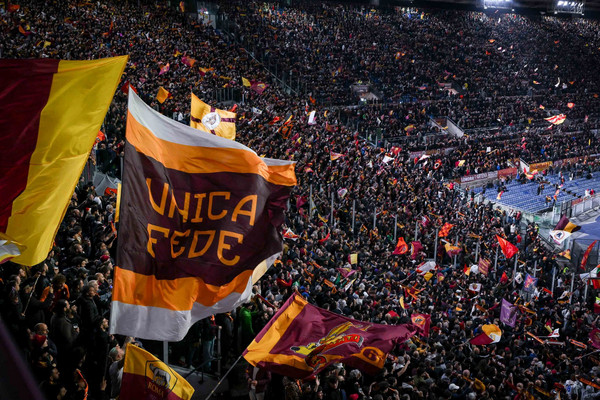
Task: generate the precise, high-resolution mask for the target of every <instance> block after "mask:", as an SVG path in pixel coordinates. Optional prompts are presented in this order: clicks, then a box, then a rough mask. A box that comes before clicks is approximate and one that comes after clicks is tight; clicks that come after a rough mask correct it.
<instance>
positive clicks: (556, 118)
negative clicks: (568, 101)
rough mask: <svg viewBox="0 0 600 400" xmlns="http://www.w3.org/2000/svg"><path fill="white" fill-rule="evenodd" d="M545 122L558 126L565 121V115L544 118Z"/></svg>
mask: <svg viewBox="0 0 600 400" xmlns="http://www.w3.org/2000/svg"><path fill="white" fill-rule="evenodd" d="M544 119H545V120H546V121H548V122H550V123H551V124H553V125H560V124H562V123H563V122H565V120H566V119H567V116H566V115H565V114H558V115H553V116H552V117H548V118H544Z"/></svg>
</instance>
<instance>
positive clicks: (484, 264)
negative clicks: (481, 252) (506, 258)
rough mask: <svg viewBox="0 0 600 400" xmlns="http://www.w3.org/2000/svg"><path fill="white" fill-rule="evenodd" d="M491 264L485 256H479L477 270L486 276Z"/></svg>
mask: <svg viewBox="0 0 600 400" xmlns="http://www.w3.org/2000/svg"><path fill="white" fill-rule="evenodd" d="M491 264H492V262H491V261H490V260H488V259H485V258H480V259H479V263H478V266H479V272H481V273H482V274H483V275H485V276H487V274H488V273H489V272H490V265H491Z"/></svg>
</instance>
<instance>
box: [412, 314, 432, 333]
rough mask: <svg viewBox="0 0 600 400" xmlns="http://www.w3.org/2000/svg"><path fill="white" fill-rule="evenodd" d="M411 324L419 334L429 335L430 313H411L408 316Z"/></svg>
mask: <svg viewBox="0 0 600 400" xmlns="http://www.w3.org/2000/svg"><path fill="white" fill-rule="evenodd" d="M410 320H411V321H412V324H413V326H414V327H415V328H416V329H417V333H419V334H420V335H421V336H429V325H431V315H428V314H412V315H411V316H410Z"/></svg>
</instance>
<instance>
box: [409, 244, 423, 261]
mask: <svg viewBox="0 0 600 400" xmlns="http://www.w3.org/2000/svg"><path fill="white" fill-rule="evenodd" d="M421 250H423V245H422V244H421V242H418V241H414V242H411V243H410V259H411V260H416V259H417V257H418V256H419V253H421Z"/></svg>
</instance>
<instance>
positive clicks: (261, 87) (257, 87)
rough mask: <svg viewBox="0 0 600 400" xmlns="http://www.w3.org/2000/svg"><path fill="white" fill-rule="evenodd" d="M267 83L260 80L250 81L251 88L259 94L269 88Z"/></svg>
mask: <svg viewBox="0 0 600 400" xmlns="http://www.w3.org/2000/svg"><path fill="white" fill-rule="evenodd" d="M267 86H268V85H267V84H266V83H263V82H258V81H250V90H253V91H254V92H256V93H257V94H262V93H263V92H264V91H265V89H266V88H267Z"/></svg>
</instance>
